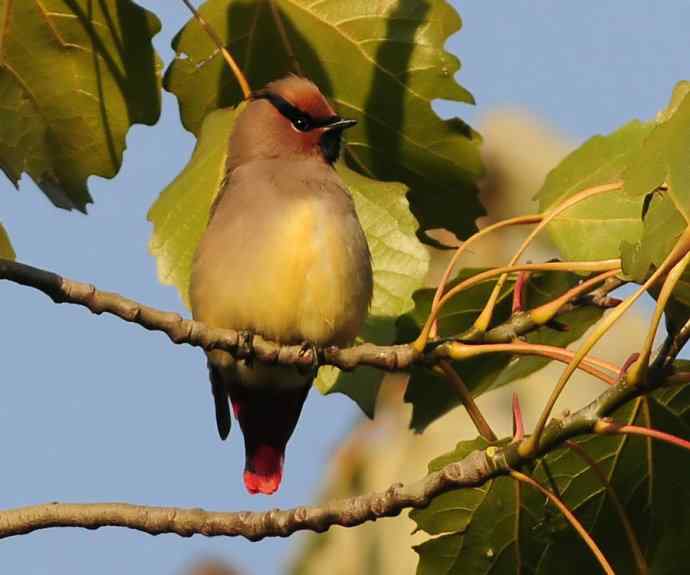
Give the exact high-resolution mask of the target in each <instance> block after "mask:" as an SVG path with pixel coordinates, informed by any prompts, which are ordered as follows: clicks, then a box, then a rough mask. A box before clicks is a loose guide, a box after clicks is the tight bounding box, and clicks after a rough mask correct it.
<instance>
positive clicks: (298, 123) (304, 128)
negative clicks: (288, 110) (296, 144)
mask: <svg viewBox="0 0 690 575" xmlns="http://www.w3.org/2000/svg"><path fill="white" fill-rule="evenodd" d="M292 125H293V126H294V127H295V128H297V129H298V130H299V131H300V132H308V131H309V130H311V122H309V120H307V119H306V118H295V119H294V120H293V121H292Z"/></svg>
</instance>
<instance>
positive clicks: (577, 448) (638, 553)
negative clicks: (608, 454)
mask: <svg viewBox="0 0 690 575" xmlns="http://www.w3.org/2000/svg"><path fill="white" fill-rule="evenodd" d="M565 445H566V446H567V447H568V448H569V449H570V450H571V451H573V452H574V453H576V454H577V455H579V456H580V458H581V459H582V460H584V462H585V463H586V464H587V465H588V466H589V468H590V469H591V470H592V471H593V472H594V475H596V476H597V478H598V479H599V481H601V484H602V485H603V486H604V489H606V494H607V495H608V497H609V499H610V500H611V503H612V504H613V508H614V509H615V510H616V514H617V515H618V518H619V519H620V521H621V524H622V525H623V530H624V531H625V536H626V537H627V538H628V543H629V544H630V549H631V550H632V554H633V558H634V560H635V565H637V571H638V573H639V574H640V575H646V574H647V573H648V572H649V567H648V566H647V561H646V559H645V558H644V554H643V553H642V549H641V548H640V544H639V542H638V541H637V535H635V530H634V529H633V526H632V523H630V519H629V518H628V514H627V513H626V512H625V508H624V507H623V504H622V503H621V500H620V498H619V497H618V494H617V493H616V490H615V489H614V488H613V486H612V485H611V483H610V482H609V480H608V478H607V477H606V474H605V473H604V470H603V469H602V468H601V466H600V465H599V464H598V463H597V462H596V461H595V460H594V458H593V457H592V456H591V455H590V454H589V453H587V451H586V450H585V449H584V448H583V447H582V446H581V445H580V444H579V443H577V442H576V441H570V440H568V441H566V442H565Z"/></svg>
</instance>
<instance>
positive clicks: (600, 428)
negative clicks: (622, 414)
mask: <svg viewBox="0 0 690 575" xmlns="http://www.w3.org/2000/svg"><path fill="white" fill-rule="evenodd" d="M594 433H598V434H601V435H616V434H624V435H639V436H641V437H649V438H651V439H657V440H659V441H663V442H664V443H669V444H671V445H675V446H676V447H680V448H682V449H685V450H686V451H690V441H686V440H685V439H683V438H682V437H678V436H677V435H673V434H671V433H666V432H665V431H659V430H658V429H652V428H651V427H643V426H641V425H622V424H620V423H617V422H615V421H611V420H610V419H601V420H599V421H598V422H597V423H596V424H595V425H594Z"/></svg>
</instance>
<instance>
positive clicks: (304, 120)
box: [252, 91, 356, 132]
mask: <svg viewBox="0 0 690 575" xmlns="http://www.w3.org/2000/svg"><path fill="white" fill-rule="evenodd" d="M252 99H254V100H268V101H269V102H271V104H273V106H274V107H275V109H276V110H278V111H279V112H280V113H281V114H282V115H283V116H285V117H286V118H287V119H288V120H290V122H292V125H293V126H294V127H295V128H296V129H297V130H299V131H300V132H309V131H310V130H314V129H316V128H326V127H329V126H330V127H331V128H341V129H344V128H348V127H350V126H354V125H355V123H356V122H355V121H354V120H343V119H342V118H341V117H340V116H328V117H327V118H313V117H312V116H311V115H310V114H307V113H306V112H303V111H302V110H300V109H299V108H297V107H296V106H293V105H292V104H291V103H290V102H288V101H287V100H286V99H285V98H283V97H282V96H279V95H278V94H275V93H273V92H266V91H262V92H255V93H254V94H252Z"/></svg>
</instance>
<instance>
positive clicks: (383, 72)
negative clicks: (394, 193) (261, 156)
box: [165, 0, 482, 237]
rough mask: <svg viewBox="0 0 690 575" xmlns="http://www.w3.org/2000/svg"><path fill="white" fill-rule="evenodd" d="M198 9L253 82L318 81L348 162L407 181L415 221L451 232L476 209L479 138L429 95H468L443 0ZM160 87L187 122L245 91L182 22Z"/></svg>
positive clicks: (194, 28) (236, 1) (455, 20)
mask: <svg viewBox="0 0 690 575" xmlns="http://www.w3.org/2000/svg"><path fill="white" fill-rule="evenodd" d="M200 12H201V14H202V15H203V17H204V18H205V19H206V20H207V21H208V22H209V23H210V24H211V25H212V26H213V27H214V28H215V29H216V30H217V31H218V33H219V34H220V36H221V38H222V39H223V41H224V43H225V44H226V45H227V46H228V47H229V48H230V50H231V51H232V53H233V54H234V56H235V58H236V59H237V61H238V62H239V64H240V66H241V67H242V68H243V70H244V71H245V73H246V75H247V77H248V78H249V80H250V82H251V83H252V85H253V86H254V87H255V88H259V87H261V86H263V85H264V84H265V83H267V82H268V81H270V80H274V79H276V78H279V77H281V76H284V75H285V74H287V73H289V72H297V73H300V74H303V75H305V76H307V77H309V78H311V79H312V80H313V81H315V82H316V83H317V84H318V85H319V86H320V87H321V89H322V90H323V91H324V93H325V94H326V95H327V96H328V97H329V98H330V99H331V100H332V101H333V103H334V104H335V106H336V108H337V110H338V112H339V113H340V114H342V115H343V116H347V117H352V118H355V119H357V120H358V121H359V124H358V126H357V127H355V128H354V129H352V130H351V131H350V132H349V133H348V136H349V137H348V142H347V145H346V150H345V152H346V153H345V158H346V161H347V163H348V165H349V166H350V167H352V168H354V169H356V170H357V171H359V172H360V173H362V174H365V175H367V176H370V177H373V178H376V179H381V180H389V181H401V182H403V183H405V184H406V185H407V186H408V187H409V196H408V197H409V199H410V202H411V207H412V211H413V213H414V214H415V216H416V217H417V219H418V221H419V222H420V227H421V229H422V230H427V229H431V228H439V227H445V228H448V229H450V230H451V231H453V232H454V233H456V234H457V235H459V236H463V237H464V236H467V235H468V233H469V232H470V231H471V230H472V229H473V228H474V221H475V219H476V218H477V217H478V216H479V215H481V213H482V209H481V207H480V205H479V203H478V200H477V197H476V188H475V186H474V179H475V178H476V177H477V176H478V175H479V174H480V172H481V163H480V159H479V153H478V146H477V144H478V136H477V134H476V133H474V132H472V130H471V129H470V128H469V127H468V126H467V125H466V124H464V123H463V122H461V121H460V120H457V119H453V120H448V121H444V120H441V119H440V118H439V117H438V116H437V115H436V114H435V113H434V111H433V110H432V108H431V101H432V100H433V99H435V98H444V99H448V100H456V101H461V102H467V103H470V102H472V97H471V95H470V94H469V93H468V92H467V91H466V90H465V89H464V88H462V87H461V86H459V85H458V84H457V83H456V82H455V80H454V74H455V72H456V71H457V70H458V69H459V67H460V63H459V61H458V59H457V58H456V57H455V56H453V55H451V54H449V53H448V52H446V51H445V50H444V48H443V45H444V43H445V41H446V40H447V38H448V36H449V35H450V34H452V33H454V32H456V31H457V30H459V29H460V25H461V21H460V17H459V16H458V15H457V13H456V12H455V10H454V9H453V8H452V7H451V6H450V5H449V4H448V3H447V2H446V1H445V0H426V1H424V2H407V1H404V2H385V3H381V2H339V1H334V0H327V1H325V2H311V1H308V0H273V1H271V2H269V1H267V0H209V1H208V2H205V3H204V4H203V5H202V6H201V8H200ZM173 47H174V49H175V51H176V53H177V57H176V59H175V61H174V62H173V63H172V65H171V66H170V68H169V69H168V71H167V73H166V78H165V86H166V88H167V89H168V90H170V91H172V92H173V93H175V95H177V97H178V99H179V102H180V111H181V115H182V121H183V123H184V125H185V126H186V127H187V128H188V129H189V130H191V131H192V132H194V133H198V132H199V129H200V128H201V125H202V121H203V119H204V117H205V116H206V115H207V114H208V113H209V112H211V111H212V110H215V109H216V108H219V107H223V106H230V105H236V104H237V103H238V102H239V101H240V100H241V93H240V91H239V89H238V87H237V82H236V81H235V79H234V78H233V76H232V74H231V73H230V72H229V70H228V68H227V66H226V65H225V63H224V61H223V58H222V57H221V56H220V55H219V54H218V52H217V50H216V49H215V46H214V44H213V43H212V42H211V40H210V39H209V38H208V35H207V34H206V33H205V32H204V31H203V30H202V29H201V28H200V27H199V25H198V24H197V23H196V22H195V21H190V23H188V24H187V25H186V26H185V27H184V29H183V30H182V31H181V32H180V34H179V35H178V36H177V37H176V38H175V40H174V42H173Z"/></svg>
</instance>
